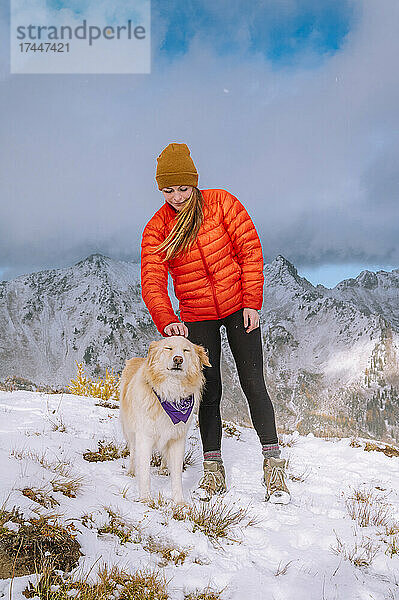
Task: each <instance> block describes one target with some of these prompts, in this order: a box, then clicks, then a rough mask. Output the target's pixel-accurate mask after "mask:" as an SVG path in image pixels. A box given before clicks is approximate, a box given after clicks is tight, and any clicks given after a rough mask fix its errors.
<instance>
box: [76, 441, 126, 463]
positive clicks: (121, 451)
mask: <svg viewBox="0 0 399 600" xmlns="http://www.w3.org/2000/svg"><path fill="white" fill-rule="evenodd" d="M127 456H129V447H128V445H127V444H124V445H120V444H119V445H116V444H115V443H114V442H108V443H105V440H99V441H98V450H86V452H83V458H84V459H85V460H87V461H88V462H102V461H106V460H117V459H118V458H126V457H127Z"/></svg>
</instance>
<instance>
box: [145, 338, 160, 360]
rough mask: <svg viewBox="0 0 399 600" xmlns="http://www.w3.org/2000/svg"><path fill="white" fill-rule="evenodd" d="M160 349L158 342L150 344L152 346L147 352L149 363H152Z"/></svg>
mask: <svg viewBox="0 0 399 600" xmlns="http://www.w3.org/2000/svg"><path fill="white" fill-rule="evenodd" d="M157 347H158V344H157V340H154V341H153V342H151V343H150V345H149V346H148V352H147V361H148V362H149V363H150V362H151V360H152V359H153V358H154V354H155V352H156V349H157Z"/></svg>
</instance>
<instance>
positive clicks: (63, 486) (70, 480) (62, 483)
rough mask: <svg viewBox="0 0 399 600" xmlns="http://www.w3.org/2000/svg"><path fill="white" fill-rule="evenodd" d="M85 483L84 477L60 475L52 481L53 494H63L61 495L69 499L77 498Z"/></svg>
mask: <svg viewBox="0 0 399 600" xmlns="http://www.w3.org/2000/svg"><path fill="white" fill-rule="evenodd" d="M83 482H84V477H82V476H77V477H63V476H62V475H59V476H58V477H54V478H53V479H51V480H50V484H51V486H52V488H53V492H61V494H64V496H67V497H68V498H76V494H77V492H79V491H80V489H81V488H82V486H83Z"/></svg>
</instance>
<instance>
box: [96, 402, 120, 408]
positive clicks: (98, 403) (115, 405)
mask: <svg viewBox="0 0 399 600" xmlns="http://www.w3.org/2000/svg"><path fill="white" fill-rule="evenodd" d="M94 406H102V407H103V408H110V409H111V410H116V409H117V408H119V404H115V403H113V402H107V401H106V400H100V402H96V403H95V404H94Z"/></svg>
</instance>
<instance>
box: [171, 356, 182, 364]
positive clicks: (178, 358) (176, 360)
mask: <svg viewBox="0 0 399 600" xmlns="http://www.w3.org/2000/svg"><path fill="white" fill-rule="evenodd" d="M173 362H174V363H175V365H181V364H182V362H183V357H182V356H179V355H176V356H174V357H173Z"/></svg>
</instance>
